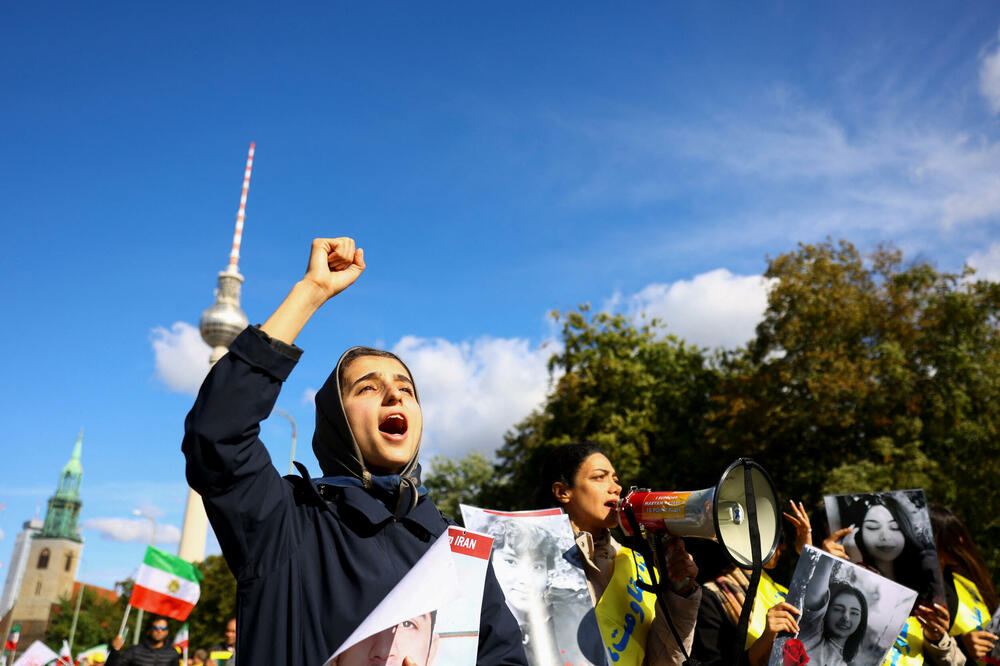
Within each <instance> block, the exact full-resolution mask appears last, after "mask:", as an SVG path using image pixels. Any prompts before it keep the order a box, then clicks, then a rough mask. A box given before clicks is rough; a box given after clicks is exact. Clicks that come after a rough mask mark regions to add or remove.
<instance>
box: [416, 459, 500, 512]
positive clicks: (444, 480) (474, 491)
mask: <svg viewBox="0 0 1000 666" xmlns="http://www.w3.org/2000/svg"><path fill="white" fill-rule="evenodd" d="M492 478H493V466H492V465H491V464H490V461H489V459H488V458H487V457H486V456H485V455H483V454H482V453H479V452H478V451H473V452H471V453H468V454H466V455H465V457H463V458H461V459H459V460H457V461H455V460H451V459H449V458H447V457H445V456H434V457H433V458H431V472H430V473H429V474H428V475H427V478H426V479H424V486H425V487H426V488H427V491H428V492H429V493H430V496H431V497H433V498H434V503H435V504H436V505H437V507H438V509H440V510H441V511H443V512H444V513H445V514H447V515H448V516H450V517H451V518H452V519H453V520H455V521H456V522H459V523H461V522H462V513H461V511H460V510H459V507H458V505H459V504H474V503H475V502H476V500H477V498H478V497H479V493H480V491H481V490H482V488H483V487H484V486H486V485H487V484H488V483H489V482H490V480H491V479H492Z"/></svg>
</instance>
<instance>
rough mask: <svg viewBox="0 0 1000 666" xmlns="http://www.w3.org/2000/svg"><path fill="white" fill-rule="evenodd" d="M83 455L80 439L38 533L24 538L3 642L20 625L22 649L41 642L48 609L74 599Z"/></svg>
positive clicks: (0, 632)
mask: <svg viewBox="0 0 1000 666" xmlns="http://www.w3.org/2000/svg"><path fill="white" fill-rule="evenodd" d="M82 449H83V435H82V434H81V435H80V436H79V437H78V438H77V440H76V445H75V446H74V447H73V454H72V456H70V459H69V462H67V463H66V465H65V466H64V467H63V469H62V473H61V474H60V475H59V486H58V488H57V489H56V492H55V494H54V495H53V496H52V497H50V498H49V504H48V509H47V511H46V512H45V520H44V521H42V524H41V526H40V528H39V529H38V531H37V532H33V533H31V534H29V535H28V536H27V537H26V541H27V545H26V546H27V547H26V550H27V556H26V557H25V559H24V565H23V568H22V570H21V574H20V584H19V585H18V586H17V587H16V588H15V589H16V590H17V594H16V597H15V598H14V599H13V602H12V604H11V606H12V607H11V609H10V610H9V611H7V612H6V613H5V615H4V617H3V620H2V621H0V636H6V635H7V633H8V632H9V631H10V628H11V627H12V626H13V625H15V624H20V625H21V641H23V644H24V645H31V643H32V642H34V641H35V640H40V639H42V638H43V637H44V635H45V630H46V629H47V628H48V626H49V615H50V614H51V613H52V605H53V604H56V603H58V602H59V599H60V598H62V597H69V596H70V595H71V594H72V593H73V584H74V582H75V581H76V571H77V568H78V567H79V565H80V553H81V552H82V551H83V538H82V537H81V536H80V528H79V526H78V523H79V520H80V508H81V506H82V502H81V501H80V483H81V482H82V481H83V467H82V465H81V464H80V457H81V454H82ZM26 525H27V523H26ZM22 534H24V532H22ZM16 548H17V545H16V544H15V549H16Z"/></svg>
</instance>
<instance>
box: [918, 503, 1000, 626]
mask: <svg viewBox="0 0 1000 666" xmlns="http://www.w3.org/2000/svg"><path fill="white" fill-rule="evenodd" d="M928 511H929V512H930V515H931V529H933V530H934V541H935V543H936V545H937V551H938V556H939V557H940V556H941V555H948V556H949V557H950V558H951V559H953V560H955V562H956V564H955V565H953V566H954V568H955V570H956V571H957V572H958V573H959V574H961V575H963V576H965V577H966V578H968V579H969V580H971V581H972V582H973V583H975V585H976V587H977V588H979V594H980V595H982V597H983V602H984V603H985V604H986V606H987V607H988V608H996V607H997V601H998V600H997V593H996V588H995V587H993V581H992V580H991V579H990V574H989V570H988V569H987V567H986V562H985V560H983V555H982V553H980V552H979V549H978V548H976V544H975V542H973V540H972V535H971V534H969V528H967V527H966V526H965V523H963V522H962V520H961V519H960V518H959V517H958V516H956V515H955V514H954V513H953V512H952V511H951V509H949V508H948V507H946V506H942V505H940V504H930V505H929V506H928Z"/></svg>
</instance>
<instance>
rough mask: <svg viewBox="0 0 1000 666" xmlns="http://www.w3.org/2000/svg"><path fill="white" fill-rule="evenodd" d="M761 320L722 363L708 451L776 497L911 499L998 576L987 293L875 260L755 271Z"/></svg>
mask: <svg viewBox="0 0 1000 666" xmlns="http://www.w3.org/2000/svg"><path fill="white" fill-rule="evenodd" d="M765 276H766V277H768V278H771V279H772V280H774V286H773V288H772V289H771V291H770V294H769V297H768V307H767V311H766V313H765V316H764V320H763V321H762V322H761V324H760V325H759V326H758V328H757V335H756V337H755V339H754V340H753V341H752V342H751V344H750V345H749V346H748V347H747V348H746V349H743V350H734V351H730V352H728V353H726V354H725V355H724V356H723V361H722V370H723V379H722V381H721V382H720V384H719V389H718V394H717V395H716V397H715V405H716V406H715V409H714V410H713V412H712V413H711V415H710V416H709V421H710V427H709V429H708V431H707V434H708V438H709V442H710V443H711V444H712V445H713V446H718V447H719V448H720V449H721V450H723V451H727V452H729V453H730V455H734V454H741V455H742V454H746V453H751V454H753V455H754V456H755V457H756V458H757V459H758V460H759V461H760V462H762V463H763V464H764V465H765V467H767V468H768V469H769V470H770V471H771V473H772V476H773V477H774V478H775V479H776V481H777V483H778V486H779V488H780V490H781V492H782V494H783V495H784V496H786V497H796V498H803V499H806V500H810V501H818V499H819V497H820V495H821V494H822V493H823V492H849V491H873V490H886V489H893V488H907V487H923V488H924V489H925V490H927V492H928V495H929V498H930V499H931V500H932V501H933V500H937V501H941V502H945V503H949V504H951V505H952V506H953V508H954V509H955V510H956V511H957V512H958V513H959V515H961V516H963V517H964V518H965V520H966V521H967V522H968V523H969V526H970V528H971V529H972V530H973V532H974V533H975V534H976V538H977V541H979V545H980V547H981V548H982V549H983V550H984V552H986V553H990V554H991V555H990V557H991V558H992V565H993V567H994V569H996V568H997V566H998V565H1000V554H998V553H997V548H996V547H997V546H998V545H1000V513H998V509H1000V498H998V497H996V495H995V494H994V493H992V492H991V491H990V488H991V487H992V485H993V483H994V480H995V479H996V478H997V477H996V475H997V472H998V471H1000V438H998V437H997V434H998V432H997V430H998V428H1000V401H998V399H1000V363H998V361H1000V337H998V332H1000V331H998V321H1000V320H998V314H1000V285H997V284H996V283H991V282H987V281H974V280H972V279H971V278H972V275H971V271H968V270H967V271H965V272H963V273H961V274H949V273H941V272H938V271H937V270H935V269H934V268H933V267H932V266H931V265H929V264H928V263H926V262H922V263H913V264H911V265H905V264H904V262H903V256H902V253H901V252H900V251H899V250H897V249H895V248H892V247H881V248H879V249H878V250H877V251H875V252H874V253H873V254H872V255H871V256H870V257H869V258H868V260H867V261H866V260H865V259H864V258H863V257H862V256H861V255H860V253H859V252H858V251H857V250H856V249H855V247H854V246H853V245H851V244H850V243H848V242H846V241H840V242H839V243H836V244H835V243H833V242H832V241H829V240H828V241H826V242H824V243H820V244H817V245H800V246H799V248H798V250H797V251H795V252H791V253H788V254H784V255H780V256H778V257H777V258H775V259H772V260H770V261H769V266H768V270H767V272H766V273H765Z"/></svg>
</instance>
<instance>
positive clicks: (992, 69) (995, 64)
mask: <svg viewBox="0 0 1000 666" xmlns="http://www.w3.org/2000/svg"><path fill="white" fill-rule="evenodd" d="M979 92H981V93H982V94H983V97H985V98H986V101H987V102H988V103H989V105H990V110H991V111H993V113H994V114H997V113H1000V45H998V46H997V48H996V49H994V50H993V51H988V52H986V53H984V54H983V55H982V57H981V58H980V60H979Z"/></svg>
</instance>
